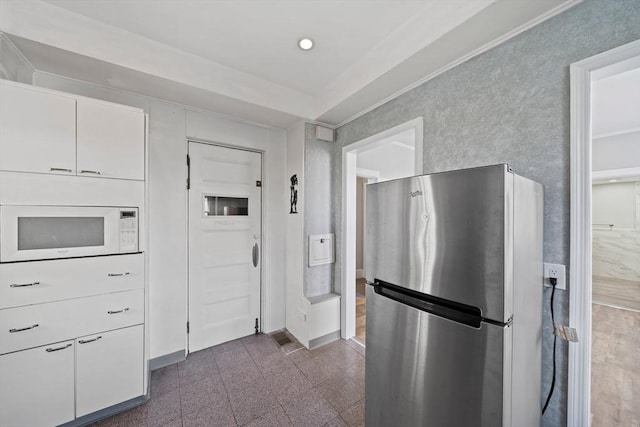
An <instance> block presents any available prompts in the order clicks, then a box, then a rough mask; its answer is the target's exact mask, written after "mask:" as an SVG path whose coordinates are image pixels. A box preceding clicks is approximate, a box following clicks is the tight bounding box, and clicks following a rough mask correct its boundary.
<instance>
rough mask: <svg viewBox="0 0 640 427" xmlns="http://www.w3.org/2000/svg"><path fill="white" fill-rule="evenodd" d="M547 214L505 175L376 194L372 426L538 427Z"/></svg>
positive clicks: (521, 183)
mask: <svg viewBox="0 0 640 427" xmlns="http://www.w3.org/2000/svg"><path fill="white" fill-rule="evenodd" d="M542 215H543V189H542V186H541V185H540V184H538V183H536V182H533V181H531V180H529V179H526V178H523V177H522V176H519V175H516V174H515V173H513V172H512V171H511V170H510V168H509V167H508V166H507V165H495V166H487V167H480V168H474V169H465V170H456V171H451V172H443V173H437V174H431V175H424V176H418V177H412V178H406V179H399V180H394V181H387V182H381V183H376V184H371V185H369V186H367V190H366V216H365V224H366V234H365V241H364V246H365V265H364V268H365V275H366V278H367V282H368V284H369V286H367V291H366V292H367V293H366V296H367V300H366V304H367V308H366V368H365V370H366V385H365V387H366V397H365V415H366V425H367V427H375V426H384V427H388V426H398V427H399V426H412V427H413V426H433V427H447V426H451V427H461V426H464V427H471V426H483V427H489V426H491V427H493V426H514V427H516V426H517V427H527V426H536V427H538V426H539V425H540V416H541V415H540V414H541V405H540V403H541V402H540V396H541V390H540V383H541V378H540V376H541V355H540V353H541V333H542V332H541V331H542V290H543V289H542V288H543V286H542V285H543V280H542V272H543V266H542Z"/></svg>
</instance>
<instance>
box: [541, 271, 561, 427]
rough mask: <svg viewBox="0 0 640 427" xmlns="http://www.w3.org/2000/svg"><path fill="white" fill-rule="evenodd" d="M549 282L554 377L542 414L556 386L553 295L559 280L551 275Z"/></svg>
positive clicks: (555, 337) (555, 338) (555, 336)
mask: <svg viewBox="0 0 640 427" xmlns="http://www.w3.org/2000/svg"><path fill="white" fill-rule="evenodd" d="M549 283H551V302H550V304H549V305H550V306H551V328H552V329H551V330H552V331H553V332H552V333H553V377H552V379H551V388H550V389H549V394H548V395H547V401H546V402H545V404H544V407H543V408H542V415H544V411H546V410H547V406H549V402H550V401H551V396H552V395H553V389H554V388H555V387H556V340H557V338H558V336H557V335H556V333H555V329H556V322H555V319H554V317H553V296H554V295H555V293H556V284H557V283H558V280H557V279H556V278H555V277H551V278H549Z"/></svg>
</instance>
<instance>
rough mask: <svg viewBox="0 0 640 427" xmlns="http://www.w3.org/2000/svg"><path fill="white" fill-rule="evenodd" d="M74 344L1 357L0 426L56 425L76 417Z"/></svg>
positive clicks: (69, 343)
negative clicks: (74, 407) (74, 406)
mask: <svg viewBox="0 0 640 427" xmlns="http://www.w3.org/2000/svg"><path fill="white" fill-rule="evenodd" d="M73 347H74V344H73V341H67V342H61V343H57V344H51V345H47V346H44V347H38V348H33V349H31V350H25V351H20V352H17V353H11V354H7V355H4V356H0V426H7V427H13V426H16V427H17V426H30V427H37V426H53V425H58V424H62V423H65V422H68V421H71V420H73V418H74V410H73V405H74V381H73V368H74V351H73V350H74V348H73Z"/></svg>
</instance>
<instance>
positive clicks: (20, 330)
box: [9, 323, 40, 334]
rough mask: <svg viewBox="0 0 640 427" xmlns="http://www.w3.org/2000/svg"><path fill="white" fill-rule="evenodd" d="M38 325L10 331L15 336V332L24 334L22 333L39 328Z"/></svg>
mask: <svg viewBox="0 0 640 427" xmlns="http://www.w3.org/2000/svg"><path fill="white" fill-rule="evenodd" d="M38 326H40V325H38V324H37V323H36V324H35V325H31V326H27V327H26V328H14V329H9V333H10V334H13V333H15V332H22V331H28V330H29V329H33V328H37V327H38Z"/></svg>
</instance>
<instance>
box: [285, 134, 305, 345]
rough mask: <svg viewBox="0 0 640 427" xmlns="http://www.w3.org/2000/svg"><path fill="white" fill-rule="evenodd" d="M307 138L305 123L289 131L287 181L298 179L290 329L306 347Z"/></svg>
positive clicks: (291, 227)
mask: <svg viewBox="0 0 640 427" xmlns="http://www.w3.org/2000/svg"><path fill="white" fill-rule="evenodd" d="M304 138H305V123H304V122H302V121H301V122H298V123H296V124H295V125H294V126H292V127H291V128H289V129H288V130H287V167H286V171H287V179H289V178H290V177H291V176H292V175H294V174H295V175H297V176H298V203H297V207H298V209H297V211H298V213H297V214H289V213H288V212H289V210H287V247H286V254H287V255H286V258H287V263H286V264H287V274H286V283H287V297H286V301H287V322H286V325H287V329H288V330H289V332H291V333H292V334H293V335H294V336H295V337H296V338H297V339H298V341H300V342H301V343H302V344H303V345H305V346H308V345H309V331H308V325H307V315H308V313H307V307H308V304H307V300H306V298H305V296H304V198H305V194H304V191H303V189H304V151H305V148H304Z"/></svg>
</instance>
